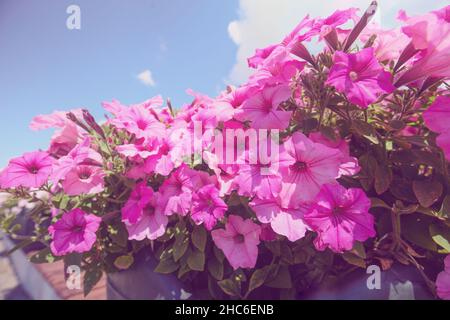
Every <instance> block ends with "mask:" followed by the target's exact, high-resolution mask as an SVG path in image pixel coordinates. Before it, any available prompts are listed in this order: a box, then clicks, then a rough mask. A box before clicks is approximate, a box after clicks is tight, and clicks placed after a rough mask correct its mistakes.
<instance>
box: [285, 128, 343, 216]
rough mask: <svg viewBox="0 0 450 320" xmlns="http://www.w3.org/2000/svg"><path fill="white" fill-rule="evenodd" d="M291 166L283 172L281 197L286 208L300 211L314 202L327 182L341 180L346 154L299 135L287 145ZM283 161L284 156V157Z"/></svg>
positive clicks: (297, 133) (289, 140)
mask: <svg viewBox="0 0 450 320" xmlns="http://www.w3.org/2000/svg"><path fill="white" fill-rule="evenodd" d="M284 149H285V150H286V157H288V159H286V160H283V161H285V162H287V163H289V167H288V168H287V169H284V170H282V171H281V174H282V177H283V182H282V190H281V192H280V198H281V199H282V205H283V207H284V208H297V207H298V206H299V205H300V204H301V203H303V202H308V201H312V200H313V199H314V197H315V196H316V195H317V193H318V192H319V190H320V188H321V187H322V185H323V184H325V183H331V182H334V181H335V180H336V178H338V177H339V167H340V165H341V163H342V157H343V154H342V152H341V151H339V150H338V149H334V148H330V147H327V146H325V145H323V144H321V143H314V142H313V141H311V140H310V139H308V138H307V137H306V136H305V135H304V134H302V133H300V132H296V133H294V134H293V135H292V137H291V138H289V139H288V140H287V141H286V142H285V143H284ZM280 158H281V157H280Z"/></svg>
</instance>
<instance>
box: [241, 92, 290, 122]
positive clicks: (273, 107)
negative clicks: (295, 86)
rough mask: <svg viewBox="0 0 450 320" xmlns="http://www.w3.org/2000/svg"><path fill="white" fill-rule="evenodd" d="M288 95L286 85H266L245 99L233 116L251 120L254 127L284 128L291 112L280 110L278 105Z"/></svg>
mask: <svg viewBox="0 0 450 320" xmlns="http://www.w3.org/2000/svg"><path fill="white" fill-rule="evenodd" d="M290 96H291V90H290V89H289V87H288V86H285V85H282V86H275V87H266V88H264V89H262V90H261V91H260V92H258V93H256V94H255V95H254V96H252V97H250V98H249V99H248V100H246V101H245V102H244V103H243V104H242V106H241V108H240V109H239V112H238V113H237V114H236V116H235V117H236V119H238V120H241V121H252V128H254V129H280V130H284V129H286V128H287V127H288V125H289V120H290V118H291V114H292V112H291V111H284V110H281V109H280V108H279V106H280V104H281V103H282V102H283V101H286V100H288V99H289V97H290Z"/></svg>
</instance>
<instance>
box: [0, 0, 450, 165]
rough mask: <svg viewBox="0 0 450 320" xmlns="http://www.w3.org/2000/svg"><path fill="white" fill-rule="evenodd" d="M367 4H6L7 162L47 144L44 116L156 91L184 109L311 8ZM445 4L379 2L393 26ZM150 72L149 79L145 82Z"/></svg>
mask: <svg viewBox="0 0 450 320" xmlns="http://www.w3.org/2000/svg"><path fill="white" fill-rule="evenodd" d="M369 3H370V0H323V1H317V0H132V1H131V0H0V44H1V45H0V111H1V117H0V128H1V129H0V130H1V131H0V132H1V134H2V135H1V138H0V168H1V167H3V166H5V165H6V164H7V161H8V160H9V159H10V158H11V157H14V156H18V155H21V154H22V153H23V152H26V151H31V150H35V149H37V148H42V149H46V148H47V146H48V142H49V139H50V137H51V135H52V132H51V131H43V132H34V131H31V130H29V129H28V125H29V122H30V120H31V119H32V118H33V116H35V115H37V114H47V113H51V112H53V111H54V110H68V109H71V108H77V107H86V108H88V109H89V110H91V111H92V112H93V113H94V115H95V116H97V117H98V118H102V117H103V110H102V108H101V105H100V103H101V102H102V101H105V100H106V101H109V100H112V99H119V100H120V101H122V102H123V103H125V104H131V103H138V102H141V101H144V100H146V99H148V98H150V97H152V96H154V95H156V94H162V95H163V97H164V98H167V97H170V98H171V99H172V101H173V102H174V105H175V106H180V105H181V104H183V103H187V102H190V99H191V98H190V97H189V96H188V95H186V93H185V90H186V89H187V88H192V89H193V90H195V91H199V92H202V93H206V94H208V95H210V96H215V95H216V94H217V93H218V92H219V90H221V89H223V88H224V87H225V83H227V82H232V83H239V82H241V81H243V80H245V78H246V76H247V75H248V74H249V69H248V67H247V64H246V58H247V57H248V56H250V55H251V54H252V53H253V52H254V50H255V48H261V47H264V46H267V45H268V44H271V43H275V42H278V41H280V40H281V39H282V38H283V36H284V35H285V34H286V33H288V32H289V31H290V30H291V29H292V28H293V27H294V26H295V25H296V24H297V23H298V22H299V21H300V20H301V19H302V18H303V16H305V15H306V14H308V13H310V14H311V15H312V16H313V17H317V16H322V17H323V16H327V15H329V14H331V13H332V12H333V11H334V10H336V9H345V8H348V7H352V6H353V7H358V8H360V9H361V11H364V10H365V9H366V7H367V6H368V4H369ZM72 4H76V5H78V6H79V7H80V9H81V30H68V29H67V27H66V19H67V17H68V16H69V15H68V14H67V13H66V9H67V7H68V6H69V5H72ZM446 4H448V0H433V1H425V0H395V1H392V0H379V11H378V13H377V16H376V17H375V20H376V21H377V22H378V23H379V24H380V25H382V26H383V27H393V26H395V25H396V23H395V16H396V14H397V12H398V10H399V9H405V10H406V11H407V13H408V14H413V15H414V14H419V13H424V12H427V11H430V10H434V9H438V8H441V7H443V6H444V5H446ZM146 70H149V71H150V72H151V79H150V78H149V77H148V75H147V78H146V80H147V81H146V82H147V85H145V84H144V83H143V82H142V81H141V80H139V79H138V75H139V74H141V73H143V72H145V71H146ZM147 73H148V71H147ZM143 74H144V75H145V73H143ZM144 82H145V81H144ZM152 82H154V83H152Z"/></svg>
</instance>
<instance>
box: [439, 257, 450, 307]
mask: <svg viewBox="0 0 450 320" xmlns="http://www.w3.org/2000/svg"><path fill="white" fill-rule="evenodd" d="M444 264H445V267H444V271H442V272H441V273H439V274H438V276H437V279H436V293H437V295H438V297H439V298H441V299H443V300H450V254H449V255H447V257H446V258H445V260H444Z"/></svg>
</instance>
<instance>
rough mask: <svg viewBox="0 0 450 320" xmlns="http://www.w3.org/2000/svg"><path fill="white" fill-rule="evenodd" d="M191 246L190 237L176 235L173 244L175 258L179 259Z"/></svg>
mask: <svg viewBox="0 0 450 320" xmlns="http://www.w3.org/2000/svg"><path fill="white" fill-rule="evenodd" d="M188 247H189V238H188V237H185V236H184V234H183V235H182V236H176V239H175V243H174V245H173V252H172V254H173V259H174V260H175V261H178V260H180V259H181V257H183V256H184V254H185V253H186V251H187V249H188Z"/></svg>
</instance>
